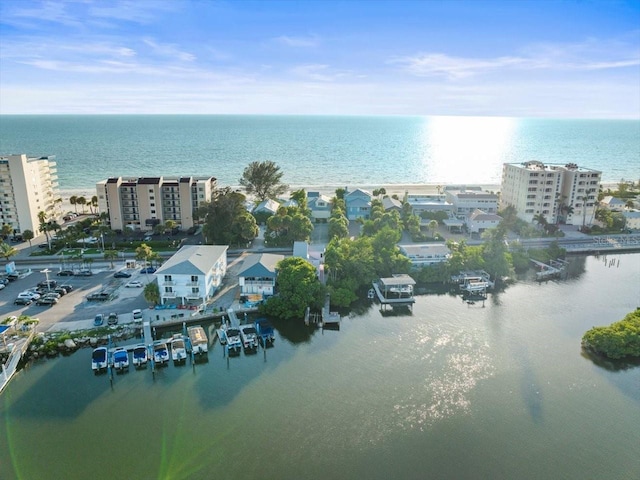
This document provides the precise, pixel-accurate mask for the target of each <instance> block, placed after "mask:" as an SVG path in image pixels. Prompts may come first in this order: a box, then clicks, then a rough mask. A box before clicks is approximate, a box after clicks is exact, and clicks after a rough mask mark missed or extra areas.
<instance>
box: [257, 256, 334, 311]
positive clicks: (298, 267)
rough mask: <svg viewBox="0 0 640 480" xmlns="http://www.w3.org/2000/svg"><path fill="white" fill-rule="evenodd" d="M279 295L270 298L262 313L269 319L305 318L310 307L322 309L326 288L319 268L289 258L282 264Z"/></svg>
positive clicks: (297, 258) (300, 260)
mask: <svg viewBox="0 0 640 480" xmlns="http://www.w3.org/2000/svg"><path fill="white" fill-rule="evenodd" d="M276 290H277V295H275V296H273V297H270V298H269V299H268V300H267V302H266V303H265V304H264V305H263V307H262V309H263V311H264V313H266V314H267V315H270V316H273V317H277V318H282V319H285V320H289V319H300V318H304V314H305V310H306V309H307V307H311V308H312V309H320V308H322V306H323V304H324V297H325V287H324V285H322V284H321V283H320V281H319V280H318V277H317V275H316V269H315V267H314V266H313V265H312V264H311V263H309V262H308V261H306V260H304V259H303V258H300V257H287V258H285V259H284V260H281V261H280V262H279V263H278V278H277V280H276Z"/></svg>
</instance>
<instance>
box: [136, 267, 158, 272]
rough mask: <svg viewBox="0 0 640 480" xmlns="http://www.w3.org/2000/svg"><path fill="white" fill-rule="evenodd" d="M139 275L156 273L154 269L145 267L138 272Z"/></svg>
mask: <svg viewBox="0 0 640 480" xmlns="http://www.w3.org/2000/svg"><path fill="white" fill-rule="evenodd" d="M140 273H156V269H155V268H153V267H145V268H143V269H142V270H140Z"/></svg>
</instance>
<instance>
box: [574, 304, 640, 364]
mask: <svg viewBox="0 0 640 480" xmlns="http://www.w3.org/2000/svg"><path fill="white" fill-rule="evenodd" d="M582 347H583V348H585V349H588V350H592V351H594V352H596V353H598V354H602V355H605V356H607V357H609V358H613V359H618V358H624V357H640V309H636V310H635V311H633V312H631V313H629V314H627V315H626V316H625V317H624V318H623V319H622V320H620V321H619V322H615V323H613V324H611V325H609V326H608V327H594V328H592V329H591V330H589V331H587V332H586V333H585V334H584V335H583V337H582Z"/></svg>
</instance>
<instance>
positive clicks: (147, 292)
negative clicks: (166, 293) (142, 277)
mask: <svg viewBox="0 0 640 480" xmlns="http://www.w3.org/2000/svg"><path fill="white" fill-rule="evenodd" d="M143 295H144V299H145V300H146V301H147V302H149V304H151V305H158V304H159V303H160V288H159V287H158V283H157V282H149V283H147V284H146V285H145V286H144V290H143Z"/></svg>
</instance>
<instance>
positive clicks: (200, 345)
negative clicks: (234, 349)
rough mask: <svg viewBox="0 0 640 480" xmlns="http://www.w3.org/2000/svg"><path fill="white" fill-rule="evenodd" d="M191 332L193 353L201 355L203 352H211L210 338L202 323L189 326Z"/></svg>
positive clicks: (188, 329) (190, 338)
mask: <svg viewBox="0 0 640 480" xmlns="http://www.w3.org/2000/svg"><path fill="white" fill-rule="evenodd" d="M187 332H188V333H189V340H190V341H191V348H192V349H193V353H194V354H196V355H199V354H201V353H208V352H209V340H208V339H207V334H206V333H205V332H204V328H202V327H201V326H200V325H196V326H193V327H189V328H187Z"/></svg>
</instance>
